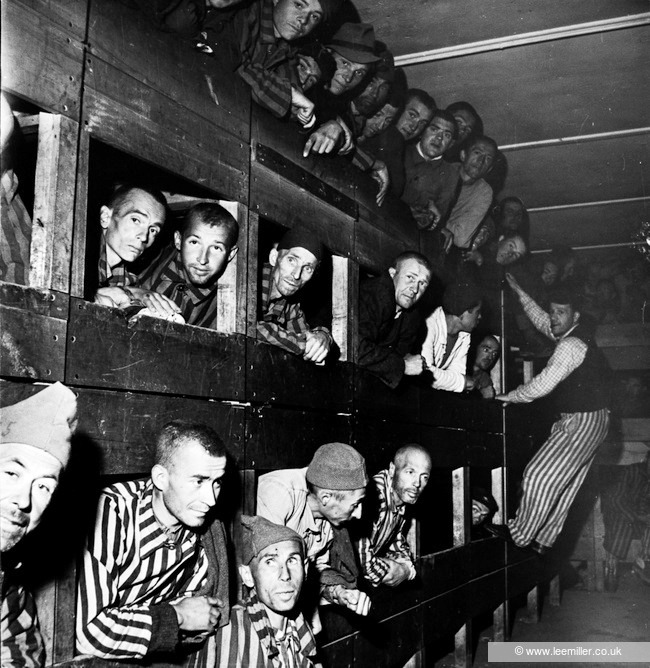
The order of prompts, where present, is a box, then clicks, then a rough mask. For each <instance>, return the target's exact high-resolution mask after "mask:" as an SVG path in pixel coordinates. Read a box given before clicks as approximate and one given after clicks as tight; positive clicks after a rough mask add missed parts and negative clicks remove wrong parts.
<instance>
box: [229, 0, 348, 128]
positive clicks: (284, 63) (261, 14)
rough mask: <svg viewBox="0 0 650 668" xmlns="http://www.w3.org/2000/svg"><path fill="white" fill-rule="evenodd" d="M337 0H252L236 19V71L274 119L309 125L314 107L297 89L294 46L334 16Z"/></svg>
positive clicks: (338, 3) (298, 88)
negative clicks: (238, 62) (238, 55)
mask: <svg viewBox="0 0 650 668" xmlns="http://www.w3.org/2000/svg"><path fill="white" fill-rule="evenodd" d="M339 5H340V0H255V1H254V2H252V3H251V4H250V5H248V6H247V7H245V8H243V9H242V10H240V12H239V13H238V14H237V15H236V17H235V30H236V34H237V39H238V40H239V50H240V54H241V62H240V65H239V67H238V68H237V72H238V73H239V75H240V76H241V77H242V79H243V80H244V81H245V82H246V83H247V84H248V85H249V86H250V89H251V95H252V96H253V99H254V100H255V101H256V102H257V103H258V104H261V105H262V106H263V107H266V108H267V109H268V110H269V111H270V112H271V113H272V114H274V115H275V116H277V117H278V118H288V117H289V116H291V115H292V116H294V117H296V118H297V120H298V121H299V122H300V123H301V124H302V125H305V126H308V127H309V126H310V125H312V124H313V119H314V103H313V102H312V101H311V100H310V99H309V98H308V97H307V96H306V95H305V94H304V92H303V91H302V90H301V88H300V84H299V79H298V76H297V65H298V60H297V57H296V48H295V47H294V46H293V44H292V42H295V41H296V40H302V39H304V38H305V37H307V36H308V35H310V34H311V33H312V31H313V30H314V28H316V26H318V25H319V24H320V23H321V22H323V21H326V20H327V19H328V18H331V17H333V16H335V15H336V13H337V11H338V8H339Z"/></svg>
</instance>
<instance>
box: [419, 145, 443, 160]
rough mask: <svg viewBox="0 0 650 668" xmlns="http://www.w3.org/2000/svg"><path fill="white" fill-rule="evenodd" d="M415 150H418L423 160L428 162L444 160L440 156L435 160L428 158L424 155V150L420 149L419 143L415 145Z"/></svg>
mask: <svg viewBox="0 0 650 668" xmlns="http://www.w3.org/2000/svg"><path fill="white" fill-rule="evenodd" d="M415 148H416V149H417V151H418V153H419V154H420V157H421V158H422V159H423V160H426V161H427V162H435V161H436V160H442V156H441V155H439V156H437V157H435V158H427V156H426V155H424V153H422V149H421V148H420V142H418V143H417V144H416V145H415Z"/></svg>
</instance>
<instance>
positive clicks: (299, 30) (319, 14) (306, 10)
mask: <svg viewBox="0 0 650 668" xmlns="http://www.w3.org/2000/svg"><path fill="white" fill-rule="evenodd" d="M273 5H274V7H273V30H274V32H275V34H276V36H277V37H282V39H286V40H287V41H289V42H290V41H292V40H295V39H300V38H302V37H305V36H306V35H308V34H309V33H310V32H311V31H312V30H313V29H314V28H315V27H316V26H317V25H318V24H319V23H320V22H321V21H322V19H323V8H322V7H321V4H320V2H319V0H273Z"/></svg>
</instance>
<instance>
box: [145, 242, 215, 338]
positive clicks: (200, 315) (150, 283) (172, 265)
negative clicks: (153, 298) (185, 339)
mask: <svg viewBox="0 0 650 668" xmlns="http://www.w3.org/2000/svg"><path fill="white" fill-rule="evenodd" d="M138 287H141V288H145V289H147V290H153V291H154V292H158V293H159V294H161V295H165V297H169V299H171V300H172V301H173V302H174V303H175V304H176V305H177V306H178V307H179V308H180V309H181V315H182V316H183V319H184V320H185V322H186V323H187V324H188V325H195V326H197V327H207V328H208V329H216V328H217V316H218V309H217V284H216V283H214V284H212V285H211V286H210V287H200V286H198V285H194V284H193V283H192V282H191V281H190V279H189V278H188V276H187V273H186V272H185V268H184V267H183V263H182V261H181V259H180V252H179V251H178V250H176V248H175V247H174V246H171V247H170V248H169V249H167V250H166V251H164V252H163V253H162V254H161V255H160V256H159V257H158V259H156V260H155V261H154V262H152V264H151V266H149V267H147V269H145V270H144V272H143V273H142V274H141V275H140V278H139V280H138Z"/></svg>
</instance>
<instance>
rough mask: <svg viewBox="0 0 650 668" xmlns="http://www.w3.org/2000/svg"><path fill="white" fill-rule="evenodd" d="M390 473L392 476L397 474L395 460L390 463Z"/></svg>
mask: <svg viewBox="0 0 650 668" xmlns="http://www.w3.org/2000/svg"><path fill="white" fill-rule="evenodd" d="M388 475H390V477H391V478H392V477H393V476H394V475H395V463H394V462H391V463H390V464H389V465H388Z"/></svg>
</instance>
